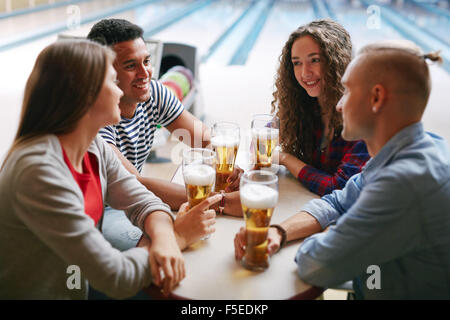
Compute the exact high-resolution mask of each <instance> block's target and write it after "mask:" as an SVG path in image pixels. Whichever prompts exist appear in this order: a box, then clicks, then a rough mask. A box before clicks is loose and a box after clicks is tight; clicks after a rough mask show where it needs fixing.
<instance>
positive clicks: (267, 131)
mask: <svg viewBox="0 0 450 320" xmlns="http://www.w3.org/2000/svg"><path fill="white" fill-rule="evenodd" d="M279 129H280V119H279V118H278V117H277V116H275V115H271V114H255V115H253V117H252V124H251V132H252V144H253V149H254V151H253V152H254V159H255V165H254V169H255V170H259V169H262V168H268V167H271V166H272V153H273V151H274V149H275V148H276V147H277V146H278V143H279V141H278V137H279V131H280V130H279Z"/></svg>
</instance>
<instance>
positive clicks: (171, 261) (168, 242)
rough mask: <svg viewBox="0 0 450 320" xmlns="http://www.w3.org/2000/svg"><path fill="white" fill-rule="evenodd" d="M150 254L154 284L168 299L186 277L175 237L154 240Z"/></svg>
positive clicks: (149, 248)
mask: <svg viewBox="0 0 450 320" xmlns="http://www.w3.org/2000/svg"><path fill="white" fill-rule="evenodd" d="M148 253H149V257H148V259H149V264H150V270H151V273H152V277H153V282H154V283H155V284H156V285H157V286H158V287H160V288H161V289H162V293H163V295H164V296H166V297H167V296H168V295H169V293H170V292H171V291H172V290H173V289H174V288H175V287H176V286H177V285H178V284H179V283H180V281H181V280H183V279H184V277H185V276H186V270H185V266H184V259H183V256H182V254H181V251H180V248H179V247H178V245H177V243H176V240H175V237H171V239H169V238H165V239H161V240H153V241H152V244H151V246H150V247H148Z"/></svg>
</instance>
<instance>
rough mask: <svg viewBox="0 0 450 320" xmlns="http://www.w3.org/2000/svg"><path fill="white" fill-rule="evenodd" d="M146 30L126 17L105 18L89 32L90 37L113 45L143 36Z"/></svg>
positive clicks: (104, 43)
mask: <svg viewBox="0 0 450 320" xmlns="http://www.w3.org/2000/svg"><path fill="white" fill-rule="evenodd" d="M143 34H144V30H142V28H141V27H139V26H138V25H135V24H134V23H131V22H130V21H127V20H124V19H103V20H101V21H99V22H97V23H96V24H95V25H94V26H93V27H92V29H91V31H90V32H89V34H88V36H87V37H88V39H89V40H92V41H95V42H98V43H101V44H103V45H107V46H112V45H114V44H116V43H118V42H123V41H129V40H134V39H137V38H142V39H144V38H143Z"/></svg>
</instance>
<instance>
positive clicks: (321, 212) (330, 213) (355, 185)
mask: <svg viewBox="0 0 450 320" xmlns="http://www.w3.org/2000/svg"><path fill="white" fill-rule="evenodd" d="M361 180H362V176H361V174H356V175H354V176H353V177H352V178H350V180H349V181H348V182H347V184H346V186H345V187H344V189H342V190H334V191H333V192H332V193H331V194H328V195H326V196H323V197H322V198H321V199H314V200H311V201H309V202H308V203H307V204H306V205H305V206H304V207H303V208H302V211H306V212H308V213H309V214H311V215H312V216H313V217H314V218H316V219H317V221H318V222H319V223H320V225H321V226H322V229H325V228H326V227H328V226H329V225H332V224H334V223H335V222H336V221H337V219H338V218H339V217H340V216H341V215H342V214H344V212H346V211H347V210H348V209H349V208H350V207H351V205H352V204H353V203H354V202H355V201H356V199H357V198H358V196H359V193H360V192H361V184H362V182H361Z"/></svg>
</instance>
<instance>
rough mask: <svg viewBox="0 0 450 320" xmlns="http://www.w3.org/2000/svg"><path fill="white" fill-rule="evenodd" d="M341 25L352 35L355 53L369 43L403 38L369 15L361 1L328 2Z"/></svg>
mask: <svg viewBox="0 0 450 320" xmlns="http://www.w3.org/2000/svg"><path fill="white" fill-rule="evenodd" d="M328 4H329V5H330V8H331V10H333V12H334V13H335V15H336V18H337V20H338V22H339V23H341V24H342V25H343V26H344V27H345V29H346V30H347V31H348V32H349V33H350V36H351V38H352V43H353V49H354V52H357V51H358V50H359V49H360V48H361V47H363V46H365V45H366V44H368V43H371V42H375V41H380V40H384V39H401V38H403V37H402V36H401V35H400V33H398V32H397V31H396V30H395V29H394V28H392V26H391V25H390V24H388V23H386V22H384V21H383V20H379V24H378V20H376V16H375V15H373V14H371V15H369V14H367V12H366V7H365V6H364V5H363V4H361V3H360V2H359V1H352V2H350V3H349V2H348V1H345V0H334V1H328Z"/></svg>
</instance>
